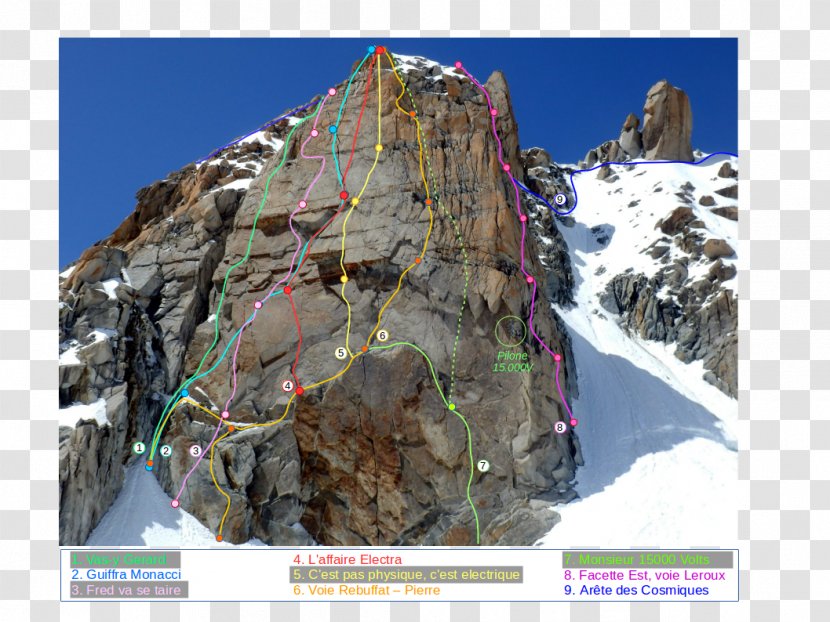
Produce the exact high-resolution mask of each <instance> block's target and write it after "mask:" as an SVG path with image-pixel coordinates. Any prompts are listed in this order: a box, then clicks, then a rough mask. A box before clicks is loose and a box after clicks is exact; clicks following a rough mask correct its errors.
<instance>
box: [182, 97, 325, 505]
mask: <svg viewBox="0 0 830 622" xmlns="http://www.w3.org/2000/svg"><path fill="white" fill-rule="evenodd" d="M336 92H337V91H336V90H335V89H333V88H331V89H329V90H328V93H327V94H326V95H325V96H324V97H323V101H322V102H320V106H319V107H318V108H317V115H316V116H315V117H314V123H313V124H312V126H311V127H312V129H311V132H310V133H309V135H308V137H307V138H306V139H305V140H304V141H303V142H302V144H301V145H300V156H302V157H303V158H304V159H306V160H320V161H321V162H320V170H319V171H317V175H315V176H314V179H313V180H312V181H311V184H309V186H308V188H306V191H305V194H304V195H303V198H302V200H301V201H300V202H299V203H298V204H297V207H296V208H295V209H294V211H293V212H291V215H290V216H289V217H288V226H289V228H290V229H291V233H292V234H293V235H294V238H295V239H296V240H297V248H296V249H295V250H294V255H293V256H292V258H291V265H290V266H289V268H288V272H287V273H286V275H285V276H284V277H283V278H282V279H280V280H279V281H277V283H275V284H274V286H273V287H272V288H271V291H270V292H268V295H267V296H265V297H264V298H263V299H262V300H258V301H256V302H255V303H254V312H253V314H252V315H251V317H250V318H249V319H248V320H247V321H246V322H245V323H244V324H243V325H242V327H241V328H240V329H239V335H238V337H237V341H236V347H235V348H234V352H233V358H232V361H231V377H232V381H231V393H230V396H229V397H228V400H227V401H226V402H225V408H224V410H223V411H222V415H221V419H220V420H219V423H217V424H216V430H214V432H213V438H211V440H210V442H209V443H208V445H207V447H206V448H205V450H204V451H203V452H202V453H201V454H199V457H198V458H197V459H196V462H195V463H194V464H193V466H192V467H191V468H190V470H189V471H188V472H187V475H185V476H184V479H182V485H181V488H180V489H179V492H178V493H177V494H176V498H175V500H174V502H175V503H176V505H175V506H174V507H178V503H179V498H180V497H181V496H182V493H183V492H184V488H185V486H186V485H187V481H188V480H189V479H190V476H191V475H193V473H194V471H196V468H197V467H198V466H199V464H201V462H202V460H203V459H204V457H205V455H207V453H208V451H209V450H210V447H211V446H212V445H213V444H214V443H215V442H216V439H217V438H218V437H219V431H220V430H221V429H222V422H223V421H224V420H225V419H227V418H228V417H229V416H230V414H229V412H228V409H229V408H230V405H231V402H232V401H233V398H234V397H235V396H236V388H237V380H236V359H237V356H238V354H239V346H240V344H241V343H242V335H243V334H244V332H245V329H246V328H247V327H248V326H250V325H251V324H252V323H253V321H254V319H255V318H256V315H257V311H258V310H259V309H261V308H262V306H263V304H264V302H265V301H266V300H268V298H270V297H271V295H272V294H273V293H274V292H275V291H276V290H277V288H278V287H279V286H280V285H282V284H283V283H284V282H285V280H286V279H288V278H290V277H291V271H292V270H293V268H294V263H295V262H296V260H297V253H299V252H300V248H301V247H302V240H301V239H300V236H299V235H297V232H296V231H295V230H294V224H293V222H292V221H293V220H294V216H296V215H297V214H298V213H299V212H300V210H302V209H303V208H305V207H306V206H307V205H308V197H309V195H310V194H311V190H312V189H313V188H314V186H315V185H316V184H317V182H318V181H319V180H320V177H322V175H323V171H324V170H325V168H326V157H325V156H322V155H321V156H307V155H306V154H305V146H306V145H307V144H308V142H309V141H310V140H311V139H312V138H316V137H317V136H319V134H320V132H319V130H318V129H317V123H318V121H319V120H320V113H321V112H322V110H323V106H325V105H326V101H328V99H329V97H331V96H332V95H334V94H335V93H336ZM286 147H287V145H286ZM284 148H285V147H284Z"/></svg>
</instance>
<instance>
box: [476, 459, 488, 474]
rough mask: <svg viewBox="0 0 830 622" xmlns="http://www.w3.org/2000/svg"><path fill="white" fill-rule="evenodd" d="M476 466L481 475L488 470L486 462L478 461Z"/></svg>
mask: <svg viewBox="0 0 830 622" xmlns="http://www.w3.org/2000/svg"><path fill="white" fill-rule="evenodd" d="M476 466H477V467H478V470H479V471H481V472H482V473H486V472H487V471H489V470H490V463H489V462H488V461H487V460H479V461H478V464H477V465H476Z"/></svg>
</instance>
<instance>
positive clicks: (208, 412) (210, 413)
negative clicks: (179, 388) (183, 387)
mask: <svg viewBox="0 0 830 622" xmlns="http://www.w3.org/2000/svg"><path fill="white" fill-rule="evenodd" d="M181 402H187V403H188V404H190V405H191V406H195V407H196V408H199V409H201V410H202V411H204V412H206V413H207V414H209V415H210V416H211V417H214V418H215V419H219V421H221V422H222V423H226V422H225V420H224V419H222V417H220V416H219V415H217V414H216V413H215V412H213V411H212V410H208V409H207V408H205V407H204V406H202V405H201V404H200V403H199V402H197V401H195V400H192V399H190V398H187V397H185V398H182V399H180V400H179V403H181ZM177 405H178V404H177ZM174 408H175V406H174Z"/></svg>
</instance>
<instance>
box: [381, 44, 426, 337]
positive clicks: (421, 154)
mask: <svg viewBox="0 0 830 622" xmlns="http://www.w3.org/2000/svg"><path fill="white" fill-rule="evenodd" d="M386 57H387V58H388V59H389V64H390V65H391V67H392V73H394V75H395V77H396V78H397V79H398V82H399V83H400V85H401V94H400V95H398V97H397V99H396V100H395V106H396V107H397V109H398V110H400V111H401V112H402V113H404V114H405V115H406V116H407V117H410V118H411V119H413V120H414V121H415V128H416V132H415V134H416V136H417V137H418V164H419V168H420V171H421V179H422V180H423V182H424V190H425V191H426V201H425V202H424V203H425V204H426V207H427V210H428V212H429V227H428V228H427V234H426V237H425V238H424V246H423V248H422V249H421V254H420V255H418V260H423V258H424V255H426V252H427V245H428V244H429V238H430V236H431V235H432V227H433V223H434V220H435V219H434V216H433V212H432V199H431V198H430V195H429V184H428V183H427V179H426V175H425V174H424V145H423V143H422V142H421V122H420V121H419V120H418V117H417V116H415V117H412V116H411V115H410V114H409V112H407V111H406V110H404V109H403V108H401V105H400V100H401V97H403V96H404V93H406V85H404V83H403V80H401V77H400V76H399V75H398V70H397V69H396V68H395V63H394V61H393V60H392V57H391V56H390V55H389V52H386ZM418 263H419V261H416V262H413V263H412V264H410V265H409V266H408V267H407V268H406V269H405V270H404V271H403V272H401V276H400V277H399V278H398V286H397V287H396V288H395V291H394V292H392V295H391V296H389V299H388V300H387V301H386V302H385V303H384V305H383V306H382V307H381V308H380V312H379V313H378V321H377V323H376V324H375V327H374V328H373V329H372V332H370V333H369V336H368V337H367V338H366V345H367V346H368V345H369V344H370V343H371V342H372V337H374V336H375V333H376V332H377V331H378V329H379V328H380V321H381V319H382V317H383V313H384V311H386V308H387V307H388V306H389V305H390V304H391V303H392V300H394V298H395V296H397V295H398V292H400V291H401V286H402V285H403V280H404V278H405V277H406V274H407V272H409V271H410V270H412V268H414V267H415V266H416V265H418Z"/></svg>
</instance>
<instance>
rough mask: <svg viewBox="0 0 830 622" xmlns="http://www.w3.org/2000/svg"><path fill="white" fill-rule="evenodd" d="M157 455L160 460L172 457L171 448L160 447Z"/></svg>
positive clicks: (168, 446) (166, 446)
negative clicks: (159, 456)
mask: <svg viewBox="0 0 830 622" xmlns="http://www.w3.org/2000/svg"><path fill="white" fill-rule="evenodd" d="M159 454H160V455H161V457H162V458H169V457H170V456H172V455H173V448H172V447H170V445H162V446H161V449H159Z"/></svg>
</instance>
